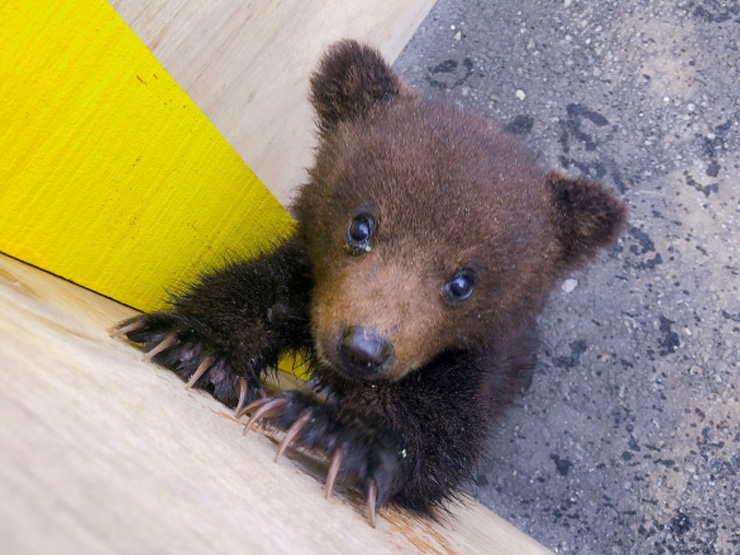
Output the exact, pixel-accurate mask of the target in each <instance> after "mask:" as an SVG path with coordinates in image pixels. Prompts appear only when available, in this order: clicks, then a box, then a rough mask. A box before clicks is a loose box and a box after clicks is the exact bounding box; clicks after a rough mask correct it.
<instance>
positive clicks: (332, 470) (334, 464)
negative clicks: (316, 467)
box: [324, 447, 344, 499]
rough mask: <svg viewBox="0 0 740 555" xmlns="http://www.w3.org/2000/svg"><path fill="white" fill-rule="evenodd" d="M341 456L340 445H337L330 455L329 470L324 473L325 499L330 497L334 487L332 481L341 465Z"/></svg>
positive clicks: (334, 479)
mask: <svg viewBox="0 0 740 555" xmlns="http://www.w3.org/2000/svg"><path fill="white" fill-rule="evenodd" d="M343 456H344V454H343V453H342V448H341V447H337V449H336V451H334V454H333V455H332V456H331V464H330V465H329V471H328V472H327V473H326V487H325V488H324V497H325V498H326V499H329V497H331V492H332V490H333V489H334V482H335V481H336V479H337V474H339V469H340V468H341V466H342V457H343Z"/></svg>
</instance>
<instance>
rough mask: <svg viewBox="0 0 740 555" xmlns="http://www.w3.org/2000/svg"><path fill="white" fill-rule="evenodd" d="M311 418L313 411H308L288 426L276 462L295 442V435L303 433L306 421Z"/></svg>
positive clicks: (276, 455) (276, 454)
mask: <svg viewBox="0 0 740 555" xmlns="http://www.w3.org/2000/svg"><path fill="white" fill-rule="evenodd" d="M309 418H311V411H306V413H305V414H304V415H303V416H301V417H300V418H299V419H298V420H296V421H295V422H293V425H292V426H291V427H290V428H288V431H287V432H285V437H284V438H283V441H281V442H280V447H278V450H277V453H275V462H278V461H279V460H280V457H281V456H282V454H283V452H284V451H285V450H286V449H287V448H288V446H289V445H290V444H291V443H293V440H294V439H295V436H297V435H298V434H300V433H301V430H302V429H303V427H304V426H305V425H306V422H308V419H309Z"/></svg>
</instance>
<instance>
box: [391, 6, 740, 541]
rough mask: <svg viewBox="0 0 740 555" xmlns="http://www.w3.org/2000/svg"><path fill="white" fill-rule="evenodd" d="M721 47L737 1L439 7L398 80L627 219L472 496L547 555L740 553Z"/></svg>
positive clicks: (738, 156)
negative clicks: (501, 129) (606, 201)
mask: <svg viewBox="0 0 740 555" xmlns="http://www.w3.org/2000/svg"><path fill="white" fill-rule="evenodd" d="M739 43H740V3H739V2H738V1H737V0H729V1H721V0H696V1H691V0H686V1H684V0H654V1H653V0H621V1H614V0H607V1H602V2H587V1H584V0H548V1H545V0H521V1H518V2H505V1H493V0H488V1H484V0H480V1H477V2H473V1H470V2H464V1H462V0H439V2H438V4H437V5H436V7H435V8H434V10H433V11H432V13H431V14H430V15H429V17H428V18H427V20H426V21H425V23H424V24H423V26H422V27H421V28H420V29H419V31H418V32H417V33H416V35H415V37H414V39H413V40H412V41H411V43H410V44H409V45H408V47H407V48H406V49H405V51H404V52H403V54H402V55H401V57H400V59H399V60H398V62H397V67H398V69H399V70H400V71H401V73H402V74H403V75H404V77H405V78H406V79H407V80H408V81H409V82H411V83H412V84H413V85H415V86H416V87H417V88H419V89H421V91H422V92H423V93H424V94H427V95H442V96H446V97H448V98H451V99H453V100H454V101H456V102H458V103H460V104H461V105H463V106H466V107H468V108H470V109H473V110H478V111H481V112H483V113H485V114H488V115H489V116H491V117H493V118H495V119H497V120H498V121H500V122H502V123H503V124H504V125H506V126H508V128H509V129H510V130H511V131H513V132H516V133H519V134H521V135H522V137H523V138H524V139H525V141H527V142H528V143H529V144H530V145H531V146H532V148H533V149H534V150H536V151H539V152H540V153H542V161H543V164H548V165H553V166H556V167H561V168H563V169H564V170H566V171H568V172H571V173H573V174H578V173H586V174H589V175H591V176H594V177H597V178H599V179H601V180H603V181H604V182H605V183H608V184H609V185H611V186H613V187H614V188H615V189H618V190H619V192H620V193H621V195H622V198H623V199H624V200H625V201H626V202H627V203H628V205H629V207H630V211H631V215H630V225H629V229H628V231H627V233H626V234H625V236H624V237H623V239H622V240H621V241H620V243H619V245H618V246H617V247H616V248H614V249H612V250H611V251H610V252H607V253H604V254H603V255H602V256H601V258H600V260H599V262H598V264H597V265H595V266H594V267H592V268H591V269H589V270H587V271H583V272H579V273H578V274H576V275H573V276H572V278H571V280H568V281H567V282H566V283H564V288H563V289H561V290H558V291H556V292H555V294H554V295H553V296H552V299H551V302H550V304H549V307H548V309H547V310H546V312H545V313H544V315H543V316H542V318H541V320H540V321H541V330H542V339H543V341H542V348H541V350H540V351H541V352H540V362H539V366H538V369H537V372H536V375H535V378H534V381H533V384H532V387H531V388H530V389H529V391H528V392H527V393H526V394H525V395H524V396H523V397H522V398H521V400H520V401H519V402H518V403H517V404H516V405H515V406H513V407H512V408H511V410H510V411H509V413H508V415H507V416H506V418H504V419H503V420H502V422H501V423H500V425H499V427H497V429H496V431H495V433H494V437H493V438H492V441H491V457H490V459H489V460H487V461H486V462H485V464H484V465H483V466H482V468H481V471H480V474H479V476H478V479H477V484H476V485H475V487H474V488H473V493H474V495H475V496H476V497H477V498H478V499H480V500H481V501H482V502H483V503H485V504H487V505H488V506H490V507H491V508H492V509H493V510H495V511H496V512H497V513H499V514H500V515H502V516H503V517H505V518H507V519H509V520H510V521H511V522H513V523H514V524H515V525H517V526H518V527H519V528H521V529H522V530H524V531H525V532H527V533H528V534H530V535H531V536H533V537H534V538H536V539H537V540H539V541H541V542H542V543H544V544H545V545H546V546H548V547H549V548H550V549H552V550H554V551H555V552H557V553H735V554H737V553H740V499H739V497H740V402H739V401H738V396H739V393H740V392H739V391H738V384H739V383H740V354H739V353H738V350H739V349H738V346H739V343H740V341H739V339H740V291H739V288H740V275H739V272H740V202H739V201H740V185H739V184H738V181H739V176H740V68H739V67H738V66H739V65H740V53H739V52H738V45H739Z"/></svg>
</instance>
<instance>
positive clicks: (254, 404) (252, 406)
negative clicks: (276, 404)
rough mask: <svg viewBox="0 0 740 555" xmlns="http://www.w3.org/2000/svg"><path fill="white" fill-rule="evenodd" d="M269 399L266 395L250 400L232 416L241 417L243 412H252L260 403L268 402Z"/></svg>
mask: <svg viewBox="0 0 740 555" xmlns="http://www.w3.org/2000/svg"><path fill="white" fill-rule="evenodd" d="M270 401H271V399H269V398H267V397H260V398H259V399H257V400H256V401H252V402H251V403H249V404H248V405H247V406H246V407H242V408H241V410H239V412H237V413H236V414H235V415H234V416H235V417H236V418H241V417H242V416H244V415H245V414H248V413H250V412H254V411H255V410H257V409H259V408H260V407H261V406H262V405H264V404H266V403H269V402H270Z"/></svg>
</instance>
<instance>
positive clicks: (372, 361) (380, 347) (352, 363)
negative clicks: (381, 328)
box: [338, 326, 393, 379]
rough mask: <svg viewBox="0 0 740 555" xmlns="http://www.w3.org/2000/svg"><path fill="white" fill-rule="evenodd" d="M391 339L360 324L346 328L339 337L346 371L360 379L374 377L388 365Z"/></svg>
mask: <svg viewBox="0 0 740 555" xmlns="http://www.w3.org/2000/svg"><path fill="white" fill-rule="evenodd" d="M392 350H393V349H392V347H391V343H390V341H388V340H387V339H386V338H384V337H382V336H381V335H379V334H378V333H377V332H375V331H374V330H367V329H365V328H363V327H360V326H350V327H348V328H346V329H345V331H344V333H343V334H341V336H340V339H339V345H338V351H339V359H340V360H341V362H342V366H343V367H344V368H345V370H346V371H348V372H349V373H351V374H352V375H353V376H355V377H358V378H360V379H372V378H374V377H379V376H378V375H379V374H380V372H381V371H382V370H383V368H384V367H385V366H386V363H387V362H388V361H389V359H390V357H391V353H392Z"/></svg>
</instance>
